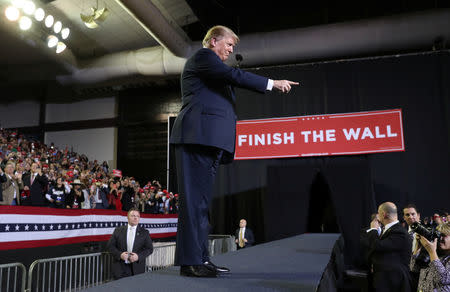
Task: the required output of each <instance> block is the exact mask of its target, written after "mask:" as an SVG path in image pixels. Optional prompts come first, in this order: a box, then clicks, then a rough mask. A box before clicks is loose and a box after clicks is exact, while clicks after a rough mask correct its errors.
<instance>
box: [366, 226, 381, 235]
mask: <svg viewBox="0 0 450 292" xmlns="http://www.w3.org/2000/svg"><path fill="white" fill-rule="evenodd" d="M372 230H376V231H377V233H378V235H380V234H381V228H380V227H378V228H369V229H367V230H366V232H370V231H372Z"/></svg>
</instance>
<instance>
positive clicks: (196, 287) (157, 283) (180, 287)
mask: <svg viewBox="0 0 450 292" xmlns="http://www.w3.org/2000/svg"><path fill="white" fill-rule="evenodd" d="M338 237H339V234H302V235H298V236H294V237H290V238H286V239H282V240H277V241H272V242H269V243H265V244H260V245H256V246H254V247H251V248H248V249H241V250H238V251H234V252H229V253H226V254H221V255H217V256H215V257H213V258H212V259H211V261H212V262H214V263H215V264H216V265H223V266H226V267H228V268H230V269H231V272H232V273H231V274H228V275H221V276H219V277H218V278H189V277H181V276H179V267H170V268H168V269H165V270H161V271H155V272H150V273H146V274H141V275H138V276H134V277H129V278H124V279H121V280H118V281H113V282H109V283H106V284H103V285H101V286H97V287H92V288H89V289H86V290H83V291H88V292H111V291H117V292H125V291H133V292H138V291H185V292H187V291H230V290H234V291H316V289H317V286H318V285H319V282H320V279H321V277H322V274H323V271H324V270H325V267H326V266H327V264H328V261H329V260H330V255H331V252H332V249H333V246H334V243H335V242H336V240H337V239H338Z"/></svg>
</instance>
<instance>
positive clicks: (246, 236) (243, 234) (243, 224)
mask: <svg viewBox="0 0 450 292" xmlns="http://www.w3.org/2000/svg"><path fill="white" fill-rule="evenodd" d="M234 237H235V238H236V244H237V248H238V249H241V248H245V247H250V246H252V245H253V243H255V237H254V236H253V231H252V230H251V229H250V228H248V227H247V220H245V219H241V221H239V228H238V229H236V232H235V233H234Z"/></svg>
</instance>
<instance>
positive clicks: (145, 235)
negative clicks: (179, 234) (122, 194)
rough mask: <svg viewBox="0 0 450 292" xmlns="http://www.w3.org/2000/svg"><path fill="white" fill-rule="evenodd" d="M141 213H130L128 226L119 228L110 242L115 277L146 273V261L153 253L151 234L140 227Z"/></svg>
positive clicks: (134, 211)
mask: <svg viewBox="0 0 450 292" xmlns="http://www.w3.org/2000/svg"><path fill="white" fill-rule="evenodd" d="M139 219H140V214H139V211H138V210H136V209H130V211H128V224H127V225H124V226H120V227H117V228H116V229H115V230H114V233H113V234H112V236H111V238H110V239H109V241H108V245H107V249H108V251H109V252H110V253H112V255H113V267H112V271H113V277H114V279H120V278H123V277H128V276H133V275H137V274H142V273H144V272H145V259H146V258H147V257H148V256H149V255H151V254H152V252H153V243H152V239H151V238H150V234H149V232H148V230H147V229H145V228H144V227H141V226H138V224H139Z"/></svg>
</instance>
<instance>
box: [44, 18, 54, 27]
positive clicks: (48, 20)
mask: <svg viewBox="0 0 450 292" xmlns="http://www.w3.org/2000/svg"><path fill="white" fill-rule="evenodd" d="M53 21H55V19H54V18H53V16H51V15H47V17H46V18H45V26H46V27H52V25H53Z"/></svg>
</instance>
